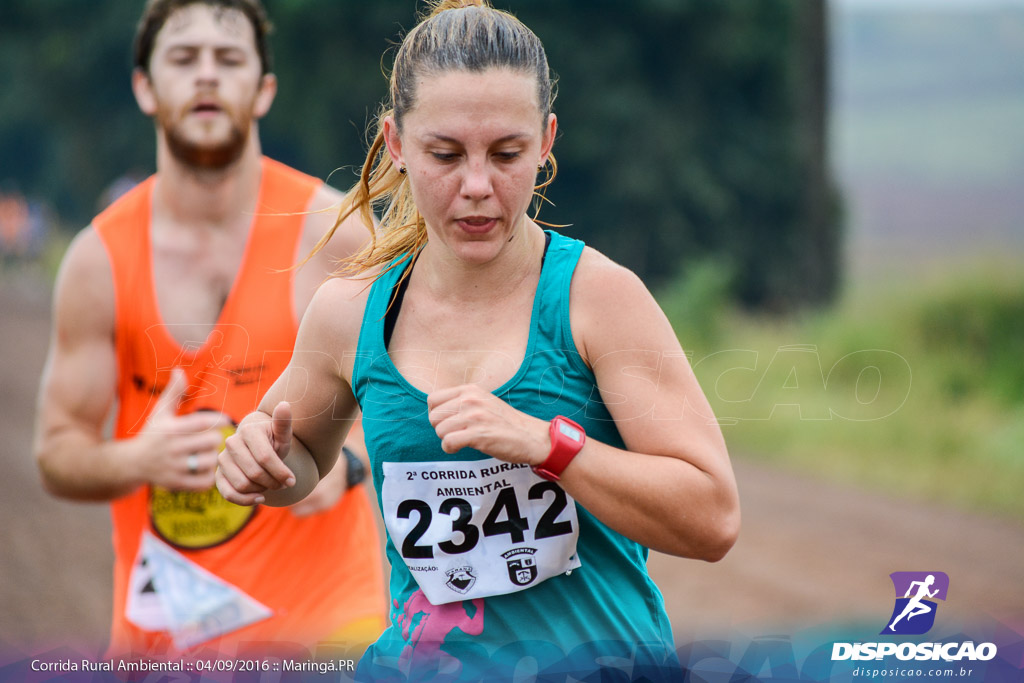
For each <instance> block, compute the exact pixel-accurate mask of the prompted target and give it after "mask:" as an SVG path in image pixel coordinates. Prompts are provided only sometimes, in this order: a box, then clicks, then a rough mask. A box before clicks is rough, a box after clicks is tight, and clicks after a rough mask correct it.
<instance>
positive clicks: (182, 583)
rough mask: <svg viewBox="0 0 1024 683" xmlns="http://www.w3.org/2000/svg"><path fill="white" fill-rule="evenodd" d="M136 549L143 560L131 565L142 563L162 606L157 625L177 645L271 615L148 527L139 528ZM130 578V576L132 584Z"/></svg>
mask: <svg viewBox="0 0 1024 683" xmlns="http://www.w3.org/2000/svg"><path fill="white" fill-rule="evenodd" d="M140 555H141V558H142V560H143V561H144V564H142V563H137V565H136V566H137V568H139V567H144V569H145V570H146V573H148V574H149V575H150V577H151V580H152V582H153V587H154V588H155V589H156V595H157V596H158V597H159V601H160V605H161V606H162V607H163V617H164V619H163V622H164V623H163V624H162V625H163V629H161V630H167V631H169V632H170V634H171V637H172V638H173V639H174V645H175V646H176V647H178V648H179V649H186V648H189V647H193V646H195V645H198V644H200V643H203V642H206V641H207V640H210V639H211V638H216V637H217V636H220V635H223V634H225V633H230V632H231V631H235V630H237V629H240V628H242V627H243V626H248V625H249V624H253V623H255V622H257V621H262V620H264V619H267V618H269V617H270V616H272V615H273V611H272V610H271V609H270V608H269V607H267V606H266V605H263V604H262V603H260V602H259V601H257V600H255V599H253V598H252V597H250V596H249V595H247V594H246V593H244V592H243V591H241V590H239V589H238V588H237V587H235V586H232V585H231V584H229V583H227V582H226V581H224V580H223V579H221V578H219V577H217V576H214V575H213V574H211V573H210V572H208V571H207V570H205V569H203V568H202V567H200V566H199V565H197V564H195V563H193V562H191V561H189V559H188V558H186V557H185V556H184V555H182V554H181V553H179V552H177V551H176V550H174V549H173V548H171V547H170V546H168V545H167V544H166V543H163V542H161V541H159V540H157V538H156V537H154V536H153V535H152V534H150V533H149V532H144V533H143V537H142V547H141V549H140ZM135 583H136V580H133V581H132V584H133V586H134V584H135ZM129 602H131V600H130V599H129ZM154 621H155V620H154ZM140 625H141V624H140Z"/></svg>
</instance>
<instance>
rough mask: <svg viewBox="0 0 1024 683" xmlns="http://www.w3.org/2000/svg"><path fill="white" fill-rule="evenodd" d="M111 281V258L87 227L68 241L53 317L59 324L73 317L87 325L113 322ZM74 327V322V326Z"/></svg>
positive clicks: (55, 294) (56, 291)
mask: <svg viewBox="0 0 1024 683" xmlns="http://www.w3.org/2000/svg"><path fill="white" fill-rule="evenodd" d="M114 301H115V295H114V280H113V273H112V271H111V267H110V257H109V255H108V254H107V249H106V247H105V246H104V245H103V242H102V240H101V239H100V236H99V234H98V233H97V232H96V230H95V229H94V228H93V227H92V226H89V227H86V228H85V229H83V230H82V231H81V232H79V233H78V235H76V236H75V238H74V239H73V240H72V241H71V244H70V245H69V246H68V250H67V252H65V254H64V258H63V260H62V261H61V266H60V271H59V272H58V274H57V283H56V287H55V289H54V317H55V320H56V322H57V324H58V326H59V327H60V326H61V325H62V323H67V322H70V320H69V319H70V318H74V319H75V320H76V321H77V322H78V323H86V322H90V321H91V324H88V325H87V326H88V327H89V328H94V329H96V328H99V329H104V328H109V329H110V330H113V324H114ZM76 326H77V325H76Z"/></svg>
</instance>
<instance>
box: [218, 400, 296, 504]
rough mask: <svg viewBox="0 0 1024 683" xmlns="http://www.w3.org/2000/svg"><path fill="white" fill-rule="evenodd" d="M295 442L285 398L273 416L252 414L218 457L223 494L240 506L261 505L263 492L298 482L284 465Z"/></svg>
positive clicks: (290, 416)
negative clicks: (293, 441)
mask: <svg viewBox="0 0 1024 683" xmlns="http://www.w3.org/2000/svg"><path fill="white" fill-rule="evenodd" d="M291 445H292V409H291V405H289V404H288V403H287V402H285V401H282V402H280V403H278V404H277V406H275V407H274V412H273V414H272V415H267V414H266V413H263V412H259V411H257V412H255V413H251V414H249V415H248V416H246V418H245V419H244V420H242V422H241V424H239V425H238V430H237V431H236V432H235V433H234V434H233V435H232V436H230V437H228V439H227V441H226V442H225V445H224V450H223V451H221V453H220V456H219V457H218V460H217V473H216V483H217V489H218V490H219V491H220V494H221V495H222V496H224V498H225V499H227V500H228V501H230V502H232V503H235V504H237V505H259V504H260V503H263V502H265V501H266V498H265V496H264V495H263V494H265V493H266V492H267V491H277V490H279V489H283V488H289V487H291V486H294V485H295V475H294V474H293V473H292V471H291V470H290V469H289V468H288V466H287V465H285V464H284V459H285V457H286V456H287V455H288V453H289V451H290V450H291Z"/></svg>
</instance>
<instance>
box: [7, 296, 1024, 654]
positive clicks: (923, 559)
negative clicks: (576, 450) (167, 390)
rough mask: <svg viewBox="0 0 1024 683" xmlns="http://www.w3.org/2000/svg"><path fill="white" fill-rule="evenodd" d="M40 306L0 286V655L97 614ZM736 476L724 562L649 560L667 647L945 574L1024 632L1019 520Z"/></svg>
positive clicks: (103, 562) (869, 599) (796, 617)
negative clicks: (58, 448) (55, 409)
mask: <svg viewBox="0 0 1024 683" xmlns="http://www.w3.org/2000/svg"><path fill="white" fill-rule="evenodd" d="M48 297H49V295H48V292H46V291H45V288H44V287H41V286H39V285H38V284H37V285H34V286H30V285H29V284H28V283H26V282H24V281H19V282H13V281H11V280H10V279H5V278H3V277H2V276H0V437H2V438H0V444H2V448H3V451H2V456H3V459H2V462H3V464H4V470H5V476H4V480H5V486H4V494H3V496H2V497H0V519H2V520H3V530H2V531H0V540H2V544H3V552H2V553H0V577H2V581H0V646H5V647H6V648H14V649H17V650H22V651H27V650H33V649H38V648H39V647H41V646H45V645H55V644H62V643H74V644H83V645H84V644H89V643H100V642H102V641H103V639H104V637H105V633H106V629H107V626H108V623H109V619H110V600H111V598H110V594H111V566H112V563H111V557H110V553H111V550H110V522H109V517H108V515H107V510H106V507H105V506H102V505H82V504H72V503H65V502H61V501H57V500H54V499H53V498H50V497H49V496H47V495H46V494H45V493H44V492H43V490H42V489H41V487H40V484H39V480H38V477H37V474H36V471H35V465H34V463H33V462H32V457H31V451H30V447H31V432H32V420H33V414H34V401H35V394H36V389H37V385H38V381H39V376H40V371H41V369H42V365H43V361H44V357H45V352H46V344H47V338H48V334H49V327H50V323H49V303H48ZM735 467H736V472H737V476H738V479H739V483H740V489H741V496H742V501H743V514H744V521H743V531H742V536H741V539H740V541H739V543H738V544H737V545H736V547H735V548H734V549H733V551H732V552H731V553H730V554H729V556H728V557H727V558H726V559H725V560H723V561H722V562H720V563H717V564H705V563H699V562H693V561H686V560H680V559H677V558H671V557H666V556H663V555H658V554H653V555H652V557H651V560H650V569H651V573H652V575H653V576H654V577H655V579H656V581H657V582H658V584H659V585H660V586H661V588H662V590H663V592H664V594H665V600H666V603H667V605H668V609H669V614H670V615H671V617H672V620H673V623H674V625H675V628H676V633H677V639H678V640H679V641H680V642H691V641H692V640H695V639H698V638H702V637H708V636H711V635H714V634H716V633H718V632H720V631H721V630H723V629H725V630H732V631H737V630H739V631H741V632H744V633H747V634H750V635H758V634H763V633H780V632H782V633H785V632H792V631H790V629H802V628H809V627H814V626H817V625H820V624H825V623H828V622H830V621H834V620H843V621H848V622H852V621H866V622H867V623H877V624H878V628H879V629H880V628H881V627H882V626H883V625H884V624H883V620H885V619H886V617H888V615H889V612H890V611H891V609H892V605H893V588H892V585H891V583H890V581H889V578H888V575H889V574H890V573H891V572H894V571H942V572H946V573H947V574H948V575H949V577H950V589H949V595H948V599H947V601H946V604H944V605H943V608H942V609H943V612H942V614H943V618H951V617H957V618H962V619H966V620H970V619H974V618H977V617H984V616H994V617H996V618H997V619H999V620H1000V621H1002V623H1004V624H1008V625H1015V626H1016V630H1017V631H1018V632H1021V633H1024V589H1022V579H1024V525H1022V524H1019V523H1015V522H1009V521H1004V520H997V519H989V518H984V517H978V516H971V515H967V514H963V513H961V512H958V511H954V510H951V509H946V508H941V507H926V506H921V505H917V504H912V503H908V502H905V501H900V500H893V499H890V498H884V497H881V496H877V495H872V494H867V493H864V492H861V491H857V490H854V489H851V488H847V487H843V486H837V485H834V484H825V483H821V482H817V481H814V480H811V479H807V478H801V477H795V476H792V475H790V474H784V473H780V472H778V471H774V470H771V469H768V468H765V467H762V466H759V465H757V464H756V463H755V461H754V460H753V459H751V458H744V457H737V458H736V460H735ZM876 632H877V631H876Z"/></svg>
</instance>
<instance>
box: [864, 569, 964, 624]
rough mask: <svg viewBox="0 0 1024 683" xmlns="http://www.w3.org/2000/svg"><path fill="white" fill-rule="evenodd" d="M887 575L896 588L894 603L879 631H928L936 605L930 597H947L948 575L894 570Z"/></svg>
mask: <svg viewBox="0 0 1024 683" xmlns="http://www.w3.org/2000/svg"><path fill="white" fill-rule="evenodd" d="M889 578H891V579H892V585H893V587H894V588H895V589H896V605H895V606H894V607H893V610H892V616H891V617H889V623H888V625H887V626H886V627H885V628H884V629H883V630H882V633H881V635H885V634H891V633H897V634H900V635H906V636H913V635H921V634H923V633H927V632H928V631H929V630H930V629H931V627H932V625H933V624H934V623H935V611H936V609H937V608H938V604H937V603H936V602H935V601H934V600H933V598H937V599H939V600H945V599H946V592H947V591H948V590H949V577H948V576H946V574H944V573H943V572H893V573H892V574H890V575H889ZM901 595H902V596H903V597H900V596H901Z"/></svg>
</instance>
